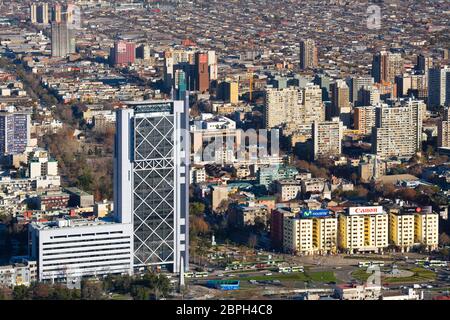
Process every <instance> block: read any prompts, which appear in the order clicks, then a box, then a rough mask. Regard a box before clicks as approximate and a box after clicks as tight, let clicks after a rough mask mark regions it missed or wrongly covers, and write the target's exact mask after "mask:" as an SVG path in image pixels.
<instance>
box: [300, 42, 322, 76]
mask: <svg viewBox="0 0 450 320" xmlns="http://www.w3.org/2000/svg"><path fill="white" fill-rule="evenodd" d="M318 61H319V60H318V54H317V47H316V42H315V41H314V40H311V39H307V40H303V41H301V42H300V69H302V70H306V69H313V68H315V67H317V65H318Z"/></svg>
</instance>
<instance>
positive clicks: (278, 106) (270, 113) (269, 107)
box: [264, 87, 301, 129]
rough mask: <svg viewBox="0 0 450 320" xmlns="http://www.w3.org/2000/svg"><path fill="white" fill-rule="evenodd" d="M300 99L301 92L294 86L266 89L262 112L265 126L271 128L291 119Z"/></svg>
mask: <svg viewBox="0 0 450 320" xmlns="http://www.w3.org/2000/svg"><path fill="white" fill-rule="evenodd" d="M300 101H301V94H300V93H299V90H298V88H296V87H290V88H285V89H270V88H269V89H267V90H266V98H265V113H264V116H265V123H266V128H267V129H271V128H273V127H278V126H281V125H282V124H285V123H287V122H290V121H292V119H293V117H294V112H295V109H297V108H299V104H300Z"/></svg>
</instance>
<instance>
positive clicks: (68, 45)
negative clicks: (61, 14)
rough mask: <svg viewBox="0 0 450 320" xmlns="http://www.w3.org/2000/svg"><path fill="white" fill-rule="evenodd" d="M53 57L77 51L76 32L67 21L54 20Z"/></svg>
mask: <svg viewBox="0 0 450 320" xmlns="http://www.w3.org/2000/svg"><path fill="white" fill-rule="evenodd" d="M51 41H52V57H66V56H67V55H69V54H71V53H75V52H76V44H75V32H74V30H73V29H72V28H71V27H69V25H68V24H67V21H65V20H64V21H62V22H60V23H59V22H52V38H51Z"/></svg>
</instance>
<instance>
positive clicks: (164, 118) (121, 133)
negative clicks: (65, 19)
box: [114, 100, 190, 272]
mask: <svg viewBox="0 0 450 320" xmlns="http://www.w3.org/2000/svg"><path fill="white" fill-rule="evenodd" d="M127 104H128V107H129V108H128V109H121V110H119V111H117V121H116V141H115V151H114V199H115V200H114V201H115V203H114V209H115V211H116V220H117V221H118V222H122V223H132V224H133V226H134V232H133V234H134V236H133V242H134V244H133V248H134V253H133V257H134V258H133V264H134V268H135V269H139V268H144V267H146V266H153V267H156V266H166V267H168V268H169V269H171V270H172V271H174V272H178V271H180V268H183V269H184V270H187V269H188V265H189V247H188V246H189V238H188V236H189V213H188V211H189V163H188V162H189V153H190V143H189V133H188V132H186V129H187V128H188V127H189V111H188V110H189V107H188V103H187V102H186V103H185V102H183V101H171V100H162V101H141V102H130V103H127Z"/></svg>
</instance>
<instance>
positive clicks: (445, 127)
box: [438, 108, 450, 148]
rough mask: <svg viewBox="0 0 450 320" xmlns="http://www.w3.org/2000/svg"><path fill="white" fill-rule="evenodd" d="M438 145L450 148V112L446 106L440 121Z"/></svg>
mask: <svg viewBox="0 0 450 320" xmlns="http://www.w3.org/2000/svg"><path fill="white" fill-rule="evenodd" d="M438 147H439V148H450V112H449V109H448V108H445V110H444V114H443V116H442V120H439V122H438Z"/></svg>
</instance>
